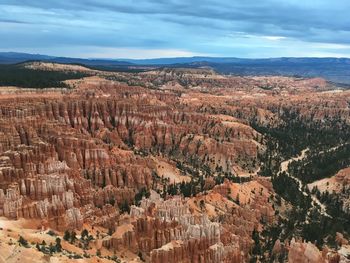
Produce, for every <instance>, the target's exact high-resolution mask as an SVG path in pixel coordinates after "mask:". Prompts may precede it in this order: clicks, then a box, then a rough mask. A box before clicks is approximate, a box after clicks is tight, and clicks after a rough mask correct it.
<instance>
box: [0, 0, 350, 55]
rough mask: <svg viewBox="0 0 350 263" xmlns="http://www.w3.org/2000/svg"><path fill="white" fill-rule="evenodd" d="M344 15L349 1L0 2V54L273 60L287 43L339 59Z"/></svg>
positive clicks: (345, 32)
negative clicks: (80, 52)
mask: <svg viewBox="0 0 350 263" xmlns="http://www.w3.org/2000/svg"><path fill="white" fill-rule="evenodd" d="M349 9H350V1H347V0H337V1H333V2H332V3H330V2H329V1H328V0H318V1H313V0H304V1H299V0H261V1H246V0H201V1H198V0H192V1H190V0H167V1H166V0H138V1H133V0H125V1H114V0H74V1H68V0H60V1H59V0H52V1H42V0H40V1H39V0H0V13H1V14H2V18H1V19H0V24H2V26H0V35H1V36H2V39H4V41H3V40H2V41H1V42H0V49H3V50H4V49H8V48H11V47H12V48H13V49H21V48H22V49H24V48H27V49H33V50H34V49H35V50H37V49H38V48H42V49H43V48H51V49H52V50H61V52H64V51H63V49H66V52H67V53H68V52H69V48H74V47H76V46H79V47H91V46H93V47H100V49H101V50H106V49H108V48H110V49H113V48H116V49H135V50H156V51H158V52H160V55H164V56H165V55H166V54H168V53H166V52H163V53H162V52H161V50H168V51H169V50H173V51H174V50H182V51H184V52H187V53H186V54H188V55H190V54H196V53H198V54H208V53H209V54H218V55H224V56H238V57H239V56H244V55H249V56H250V54H255V55H256V54H260V57H261V56H270V57H272V56H276V54H280V53H283V49H285V50H286V53H288V52H289V51H288V50H290V47H289V46H288V45H291V44H292V45H297V46H295V49H294V51H293V52H289V53H290V54H296V55H297V54H298V52H297V50H298V49H299V54H304V53H305V52H304V50H310V52H309V53H310V54H311V53H315V54H316V53H317V54H321V53H322V52H321V53H320V50H324V49H327V54H328V53H329V52H331V53H332V52H334V53H335V54H339V52H338V51H337V49H338V48H339V49H342V52H341V54H343V53H344V55H346V54H349V53H350V52H349V50H348V49H347V48H341V47H342V46H345V47H346V46H347V45H349V44H350V24H349V23H348V14H347V10H349ZM322 45H323V46H322ZM327 45H335V46H333V47H331V46H328V47H327ZM337 45H338V46H337ZM86 50H88V48H86ZM301 50H303V52H302V51H301ZM311 51H312V52H311ZM145 52H146V51H145ZM97 53H98V52H97ZM102 53H103V52H102ZM103 54H106V55H107V53H103ZM349 56H350V54H349Z"/></svg>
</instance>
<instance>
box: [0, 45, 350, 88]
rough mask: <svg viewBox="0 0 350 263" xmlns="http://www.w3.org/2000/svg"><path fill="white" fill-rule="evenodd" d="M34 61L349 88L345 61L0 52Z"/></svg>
mask: <svg viewBox="0 0 350 263" xmlns="http://www.w3.org/2000/svg"><path fill="white" fill-rule="evenodd" d="M33 60H40V61H48V62H57V63H70V64H83V65H86V66H90V67H98V68H103V69H110V70H114V69H115V70H120V69H130V68H146V69H147V67H150V68H154V67H189V68H200V67H209V68H213V69H214V70H216V71H218V72H220V73H224V74H232V75H243V76H244V75H285V76H301V77H323V78H325V79H327V80H329V81H332V82H336V83H341V84H347V85H350V59H348V58H265V59H242V58H229V57H177V58H156V59H81V58H69V57H54V56H46V55H39V54H27V53H16V52H0V64H14V63H21V62H25V61H33Z"/></svg>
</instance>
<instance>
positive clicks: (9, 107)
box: [0, 62, 350, 263]
mask: <svg viewBox="0 0 350 263" xmlns="http://www.w3.org/2000/svg"><path fill="white" fill-rule="evenodd" d="M16 67H20V70H21V71H20V72H22V73H23V75H21V77H18V78H15V80H14V78H13V76H14V75H13V74H14V73H13V72H14V71H13V70H14V69H13V68H10V69H9V71H6V72H10V73H3V74H7V76H8V77H7V78H6V82H3V84H2V86H1V87H0V237H1V238H0V240H1V241H0V255H1V257H0V261H1V260H2V261H4V262H18V261H21V260H22V261H23V260H24V261H23V262H25V261H26V260H27V261H33V260H34V259H35V260H37V262H75V261H76V262H152V263H158V262H159V263H161V262H174V263H175V262H178V263H179V262H183V263H188V262H203V263H211V262H213V263H214V262H235V263H236V262H237V263H240V262H291V263H293V262H294V263H299V262H300V263H303V262H311V263H322V262H324V263H326V262H329V263H331V262H332V263H333V262H349V261H350V245H349V241H350V239H349V238H350V202H349V193H350V181H349V174H350V172H349V167H350V144H349V143H350V141H349V138H350V90H348V89H346V88H344V87H341V86H338V85H337V84H335V83H332V82H328V81H326V80H325V79H322V78H301V77H286V76H228V75H222V74H220V73H217V72H215V71H214V70H212V69H208V68H153V69H147V70H142V71H140V72H130V71H127V72H123V71H118V72H117V71H112V70H108V71H105V70H102V69H96V68H93V69H91V68H88V67H86V66H83V65H71V64H58V63H53V62H50V63H48V62H26V63H24V64H18V65H17V66H16ZM4 72H5V71H4ZM33 72H34V76H36V77H35V78H34V79H32V78H31V77H30V76H32V73H33ZM46 74H47V75H46ZM48 76H50V77H48ZM4 79H5V78H4ZM28 79H29V80H28ZM21 83H25V85H22V86H21ZM28 83H29V84H28ZM38 83H39V84H38ZM36 87H37V88H36Z"/></svg>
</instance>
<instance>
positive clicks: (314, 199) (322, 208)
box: [277, 146, 340, 217]
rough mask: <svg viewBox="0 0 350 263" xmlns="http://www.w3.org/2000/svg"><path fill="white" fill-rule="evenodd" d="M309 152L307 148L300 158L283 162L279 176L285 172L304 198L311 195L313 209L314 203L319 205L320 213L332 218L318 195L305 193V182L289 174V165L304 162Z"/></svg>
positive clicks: (296, 157)
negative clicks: (295, 183)
mask: <svg viewBox="0 0 350 263" xmlns="http://www.w3.org/2000/svg"><path fill="white" fill-rule="evenodd" d="M337 147H340V146H337ZM337 147H333V148H331V149H330V150H334V149H336V148H337ZM308 150H309V148H306V149H304V150H302V151H301V152H300V154H299V155H298V156H295V157H292V158H290V159H288V160H286V161H283V162H282V163H281V166H280V171H279V172H278V174H277V175H280V174H281V173H283V172H285V173H286V174H287V176H289V177H290V178H292V179H293V180H294V181H295V182H297V184H298V189H299V191H300V192H301V193H303V195H304V196H308V195H310V197H311V199H312V203H311V205H312V207H315V205H314V203H315V204H317V205H318V206H319V207H320V212H321V214H322V215H324V216H328V217H331V216H330V215H329V214H328V213H327V209H326V206H325V205H324V204H322V203H321V202H320V200H318V198H317V197H316V195H313V194H309V193H307V192H305V191H304V190H303V186H304V185H303V182H302V181H301V180H300V179H299V178H297V177H294V176H292V175H290V174H289V172H288V165H289V164H290V163H291V162H293V161H300V160H303V159H304V158H306V152H307V151H308Z"/></svg>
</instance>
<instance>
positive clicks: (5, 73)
mask: <svg viewBox="0 0 350 263" xmlns="http://www.w3.org/2000/svg"><path fill="white" fill-rule="evenodd" d="M86 76H87V75H86V74H84V73H81V72H63V71H45V70H34V69H29V68H25V67H24V65H23V64H16V65H0V86H16V87H21V88H33V89H43V88H69V87H68V85H66V84H65V83H64V82H63V81H64V80H68V79H79V78H83V77H86Z"/></svg>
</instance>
